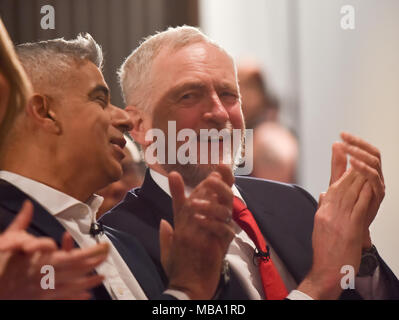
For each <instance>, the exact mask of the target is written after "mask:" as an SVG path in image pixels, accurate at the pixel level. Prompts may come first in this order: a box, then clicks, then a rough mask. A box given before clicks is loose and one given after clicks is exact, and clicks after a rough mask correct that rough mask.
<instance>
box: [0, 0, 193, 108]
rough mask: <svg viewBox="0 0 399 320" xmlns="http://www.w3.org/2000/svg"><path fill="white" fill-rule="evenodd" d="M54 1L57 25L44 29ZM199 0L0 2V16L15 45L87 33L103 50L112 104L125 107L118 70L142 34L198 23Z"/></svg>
mask: <svg viewBox="0 0 399 320" xmlns="http://www.w3.org/2000/svg"><path fill="white" fill-rule="evenodd" d="M44 5H52V6H53V7H54V10H55V29H54V30H51V29H48V30H43V29H41V27H40V20H41V18H42V17H43V16H44V14H41V13H40V9H41V7H42V6H44ZM197 7H198V5H197V0H188V1H186V0H168V1H164V0H0V15H1V17H2V19H3V22H4V24H5V26H6V28H7V30H8V32H9V34H10V37H11V38H12V40H13V41H14V43H16V44H18V43H24V42H30V41H39V40H47V39H53V38H57V37H64V38H65V39H72V38H75V37H76V36H77V34H78V33H80V32H89V33H90V34H91V35H92V36H93V37H94V39H96V41H97V42H98V43H100V44H101V46H102V47H103V50H104V53H105V65H104V76H105V79H106V81H107V83H108V85H109V87H110V89H111V94H112V97H111V99H112V102H113V103H114V104H116V105H118V106H121V107H122V106H123V101H122V97H121V94H120V89H119V85H118V83H117V80H116V70H117V69H118V68H119V67H120V65H121V64H122V62H123V60H124V58H126V57H127V56H128V55H129V54H130V53H131V52H132V50H133V49H134V48H136V47H137V46H138V44H139V42H140V41H141V40H142V38H143V37H146V36H148V35H150V34H153V33H155V32H156V31H159V30H163V29H165V28H166V27H168V26H177V25H181V24H191V25H197V23H198V19H197V17H198V12H197V11H198V10H197Z"/></svg>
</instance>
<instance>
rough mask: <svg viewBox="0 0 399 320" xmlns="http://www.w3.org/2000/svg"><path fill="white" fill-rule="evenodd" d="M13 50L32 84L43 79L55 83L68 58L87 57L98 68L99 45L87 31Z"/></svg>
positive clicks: (67, 63) (81, 59) (77, 59)
mask: <svg viewBox="0 0 399 320" xmlns="http://www.w3.org/2000/svg"><path fill="white" fill-rule="evenodd" d="M16 52H17V54H18V57H19V59H20V61H21V63H22V65H23V67H24V68H25V71H26V72H27V74H28V76H29V78H30V80H31V81H32V84H33V86H34V87H36V86H37V85H40V84H42V82H43V81H48V83H49V84H52V85H57V84H59V81H60V79H61V77H63V76H64V74H65V72H66V71H68V69H69V68H71V63H72V62H75V63H79V62H81V61H84V60H88V61H91V62H92V63H93V64H95V65H96V66H97V67H98V68H99V69H102V65H103V53H102V49H101V47H100V45H99V44H98V43H97V42H96V41H95V40H94V39H93V37H92V36H91V35H90V34H89V33H85V34H79V35H78V36H77V38H76V39H73V40H64V38H58V39H53V40H46V41H40V42H34V43H24V44H20V45H18V46H17V47H16Z"/></svg>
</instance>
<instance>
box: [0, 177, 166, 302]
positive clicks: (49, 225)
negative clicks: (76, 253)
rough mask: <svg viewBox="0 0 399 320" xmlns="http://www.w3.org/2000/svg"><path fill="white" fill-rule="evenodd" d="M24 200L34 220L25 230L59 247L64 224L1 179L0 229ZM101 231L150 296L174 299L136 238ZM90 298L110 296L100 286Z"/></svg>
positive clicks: (101, 298) (106, 229)
mask: <svg viewBox="0 0 399 320" xmlns="http://www.w3.org/2000/svg"><path fill="white" fill-rule="evenodd" d="M26 199H29V200H31V201H32V203H33V205H34V214H33V219H32V222H31V224H30V226H29V228H28V230H27V231H28V232H29V233H31V234H33V235H35V236H38V237H50V238H53V239H54V240H55V241H56V243H57V244H58V245H59V246H60V245H61V242H62V235H63V234H64V232H65V229H64V227H63V226H62V225H61V224H60V223H59V222H58V221H57V219H55V218H54V217H53V216H52V215H51V214H50V213H49V212H47V211H46V209H44V208H43V207H42V206H41V205H40V204H39V203H37V202H36V201H34V200H33V199H32V198H31V197H29V196H28V195H26V194H25V193H23V192H22V191H20V190H19V189H18V188H16V187H14V186H13V185H11V184H9V183H8V182H6V181H4V180H0V231H4V230H5V229H6V228H7V226H8V225H9V224H10V223H11V221H12V220H13V219H14V218H15V215H16V214H17V213H18V211H19V210H20V208H21V206H22V203H23V202H24V200H26ZM104 231H105V234H106V235H107V236H108V237H109V239H110V240H111V241H112V243H113V245H114V246H115V248H116V249H117V250H118V252H119V254H120V255H121V257H122V258H123V259H124V261H125V262H126V264H127V265H128V267H129V268H130V270H131V272H132V273H133V275H134V276H135V278H136V279H137V281H138V282H139V284H140V286H141V288H142V289H143V291H144V292H145V294H146V295H147V297H148V298H149V299H167V300H169V299H173V297H171V296H169V295H165V294H162V292H163V289H164V286H163V283H162V281H161V279H160V277H159V275H158V272H157V270H156V268H155V266H154V265H153V263H152V261H151V259H150V258H149V257H148V255H147V253H146V252H145V250H144V249H143V247H142V246H141V245H140V243H139V242H138V241H137V240H136V239H134V238H133V237H132V236H130V235H128V234H125V233H123V232H121V231H117V230H114V229H112V228H109V227H104ZM75 245H76V246H77V244H75ZM92 297H93V299H99V300H108V299H110V296H109V294H108V292H107V290H106V289H105V287H104V286H103V285H100V286H98V287H97V288H94V289H93V290H92Z"/></svg>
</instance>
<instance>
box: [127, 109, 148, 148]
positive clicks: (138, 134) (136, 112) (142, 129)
mask: <svg viewBox="0 0 399 320" xmlns="http://www.w3.org/2000/svg"><path fill="white" fill-rule="evenodd" d="M125 111H126V112H127V113H128V114H129V117H130V120H131V121H132V123H133V129H132V130H131V131H130V132H129V133H130V135H131V136H132V138H133V139H134V141H136V142H138V143H139V144H140V145H142V146H146V145H148V144H149V143H148V142H146V141H145V134H146V131H147V130H146V126H145V124H144V112H143V110H142V109H140V108H137V107H136V106H127V107H126V108H125Z"/></svg>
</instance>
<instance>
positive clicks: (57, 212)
mask: <svg viewBox="0 0 399 320" xmlns="http://www.w3.org/2000/svg"><path fill="white" fill-rule="evenodd" d="M0 178H1V179H3V180H6V181H8V182H9V183H11V184H12V185H14V186H16V187H17V188H19V189H20V190H21V191H23V192H24V193H26V194H28V195H29V196H30V197H32V198H33V199H34V200H36V201H37V202H38V203H40V204H41V205H42V206H43V207H44V208H45V209H46V210H47V211H48V212H49V213H50V214H51V215H53V216H54V218H56V219H57V221H58V222H59V223H61V224H62V226H63V227H64V228H65V229H66V230H67V231H68V232H69V233H70V234H71V236H72V238H73V239H74V240H75V241H76V242H77V243H78V244H79V246H80V247H81V248H87V247H91V246H94V245H95V244H96V243H97V241H99V242H106V243H108V244H109V247H110V252H109V255H108V257H107V259H106V260H105V261H104V262H103V263H102V264H101V265H99V266H97V267H96V271H97V273H98V274H101V275H103V276H104V277H105V280H104V281H103V284H104V286H105V288H106V289H107V291H108V293H109V295H110V296H111V297H112V299H115V300H136V299H137V300H145V299H147V297H146V295H145V293H144V292H143V290H142V289H141V287H140V285H139V283H138V282H137V280H136V278H135V277H134V275H133V274H132V273H131V271H130V269H129V267H128V266H127V265H126V263H125V261H124V260H123V259H122V257H121V256H120V255H119V253H118V251H117V250H116V249H115V247H114V245H113V244H112V242H111V241H110V240H109V239H108V237H107V236H106V235H104V234H102V235H99V236H97V239H94V238H93V237H92V236H91V235H90V233H89V230H90V226H91V223H92V222H94V221H95V217H96V212H97V210H98V208H99V207H100V206H101V204H102V202H103V198H102V197H100V196H97V195H93V196H92V197H91V198H90V199H89V200H88V201H87V202H86V203H83V202H81V201H79V200H76V199H74V198H72V197H70V196H68V195H67V194H65V193H62V192H60V191H58V190H55V189H53V188H51V187H49V186H47V185H45V184H42V183H40V182H37V181H34V180H31V179H28V178H26V177H23V176H20V175H18V174H15V173H11V172H8V171H0ZM55 277H57V275H55Z"/></svg>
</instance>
